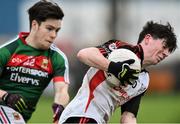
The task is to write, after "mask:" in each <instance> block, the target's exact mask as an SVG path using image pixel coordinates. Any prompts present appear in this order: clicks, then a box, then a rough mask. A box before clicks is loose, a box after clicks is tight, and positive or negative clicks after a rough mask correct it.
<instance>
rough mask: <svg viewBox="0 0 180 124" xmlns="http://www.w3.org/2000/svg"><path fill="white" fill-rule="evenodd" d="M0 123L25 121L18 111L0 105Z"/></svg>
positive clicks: (15, 123)
mask: <svg viewBox="0 0 180 124" xmlns="http://www.w3.org/2000/svg"><path fill="white" fill-rule="evenodd" d="M0 124H25V121H24V119H23V117H22V115H21V114H20V113H19V112H17V111H15V110H14V109H12V108H10V107H7V106H3V105H0Z"/></svg>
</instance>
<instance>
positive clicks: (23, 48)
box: [0, 32, 69, 121]
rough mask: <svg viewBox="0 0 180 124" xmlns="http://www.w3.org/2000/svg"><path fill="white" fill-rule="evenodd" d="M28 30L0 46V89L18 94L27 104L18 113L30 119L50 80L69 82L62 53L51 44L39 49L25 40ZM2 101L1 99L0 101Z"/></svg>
mask: <svg viewBox="0 0 180 124" xmlns="http://www.w3.org/2000/svg"><path fill="white" fill-rule="evenodd" d="M28 34H29V33H25V32H21V33H20V34H19V36H18V38H16V39H15V40H12V41H10V42H9V43H6V44H4V45H2V46H1V47H0V74H1V75H0V89H1V90H5V91H7V92H9V93H14V94H20V95H21V96H22V97H23V98H24V100H25V102H26V103H27V104H28V105H29V108H28V109H27V110H25V111H23V112H22V113H21V114H22V116H23V117H24V119H25V120H26V121H27V120H28V119H30V117H31V115H32V113H33V111H34V110H35V107H36V104H37V102H38V100H39V98H40V96H41V94H42V93H43V91H44V89H45V88H46V87H47V86H48V84H49V82H50V81H51V80H52V82H54V83H56V82H59V81H63V82H67V83H69V68H68V61H67V58H66V56H65V54H64V53H63V52H62V51H60V50H59V49H58V48H57V47H56V46H55V45H54V44H52V45H51V47H50V48H49V49H48V50H38V49H35V48H33V47H31V46H29V45H27V43H26V41H25V37H27V36H28ZM0 104H1V105H3V103H2V102H1V103H0Z"/></svg>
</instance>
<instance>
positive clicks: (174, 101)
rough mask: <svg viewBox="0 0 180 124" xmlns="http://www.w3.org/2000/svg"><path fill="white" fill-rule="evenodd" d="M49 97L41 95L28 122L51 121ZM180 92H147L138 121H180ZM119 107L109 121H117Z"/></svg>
mask: <svg viewBox="0 0 180 124" xmlns="http://www.w3.org/2000/svg"><path fill="white" fill-rule="evenodd" d="M52 101H53V99H52V98H51V97H45V96H43V97H42V98H41V99H40V101H39V103H38V106H37V110H36V111H35V112H34V114H33V115H32V118H31V120H30V121H29V122H28V123H52V110H51V104H52ZM179 106H180V93H168V94H164V93H163V94H162V93H161V94H160V93H158V94H157V93H155V94H147V95H145V96H144V97H143V99H142V101H141V105H140V110H139V114H138V123H180V107H179ZM119 118H120V109H117V110H116V112H115V113H114V114H113V116H112V118H111V120H110V122H109V123H118V122H119Z"/></svg>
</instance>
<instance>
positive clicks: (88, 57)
mask: <svg viewBox="0 0 180 124" xmlns="http://www.w3.org/2000/svg"><path fill="white" fill-rule="evenodd" d="M77 58H78V59H79V60H80V61H81V62H83V63H84V64H86V65H89V66H91V67H95V68H98V69H101V70H104V71H107V70H108V66H109V63H110V61H109V60H108V59H107V58H105V57H104V56H103V55H102V53H101V52H100V51H99V49H98V48H95V47H89V48H84V49H82V50H80V51H79V52H78V54H77Z"/></svg>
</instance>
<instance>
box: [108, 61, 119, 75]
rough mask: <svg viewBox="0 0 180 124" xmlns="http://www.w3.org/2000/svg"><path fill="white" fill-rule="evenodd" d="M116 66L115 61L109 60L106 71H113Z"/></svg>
mask: <svg viewBox="0 0 180 124" xmlns="http://www.w3.org/2000/svg"><path fill="white" fill-rule="evenodd" d="M116 68H117V67H116V63H115V62H113V61H111V62H110V63H109V66H108V72H109V73H113V72H114V69H116Z"/></svg>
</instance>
